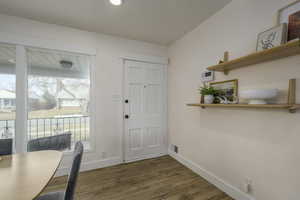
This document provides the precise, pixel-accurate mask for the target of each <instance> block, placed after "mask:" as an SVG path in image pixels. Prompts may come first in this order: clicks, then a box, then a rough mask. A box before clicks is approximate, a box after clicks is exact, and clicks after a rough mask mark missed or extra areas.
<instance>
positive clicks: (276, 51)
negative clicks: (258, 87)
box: [207, 40, 300, 74]
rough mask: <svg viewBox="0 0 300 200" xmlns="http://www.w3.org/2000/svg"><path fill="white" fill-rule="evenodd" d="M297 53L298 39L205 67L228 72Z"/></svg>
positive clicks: (299, 48) (298, 50)
mask: <svg viewBox="0 0 300 200" xmlns="http://www.w3.org/2000/svg"><path fill="white" fill-rule="evenodd" d="M297 54H300V40H297V41H293V42H289V43H286V44H283V45H281V46H277V47H274V48H271V49H268V50H264V51H259V52H255V53H252V54H249V55H247V56H243V57H240V58H237V59H234V60H230V61H225V62H224V63H221V64H218V65H214V66H211V67H208V68H207V69H208V70H212V71H218V72H224V73H225V74H228V72H229V71H231V70H234V69H237V68H241V67H246V66H249V65H254V64H258V63H262V62H266V61H271V60H276V59H280V58H285V57H289V56H293V55H297Z"/></svg>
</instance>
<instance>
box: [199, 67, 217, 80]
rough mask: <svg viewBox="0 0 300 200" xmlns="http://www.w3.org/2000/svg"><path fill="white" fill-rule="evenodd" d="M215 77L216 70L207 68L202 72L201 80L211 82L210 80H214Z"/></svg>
mask: <svg viewBox="0 0 300 200" xmlns="http://www.w3.org/2000/svg"><path fill="white" fill-rule="evenodd" d="M214 79H215V72H214V71H209V70H205V71H204V72H203V73H202V74H201V80H202V82H204V83H205V82H209V81H213V80H214Z"/></svg>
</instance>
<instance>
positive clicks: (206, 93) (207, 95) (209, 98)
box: [199, 85, 218, 104]
mask: <svg viewBox="0 0 300 200" xmlns="http://www.w3.org/2000/svg"><path fill="white" fill-rule="evenodd" d="M199 90H200V94H201V95H202V96H203V97H204V103H205V104H212V103H213V102H214V99H215V95H217V94H218V90H216V89H215V88H213V87H211V86H207V85H204V86H203V87H201V88H200V89H199Z"/></svg>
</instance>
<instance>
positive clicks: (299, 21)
mask: <svg viewBox="0 0 300 200" xmlns="http://www.w3.org/2000/svg"><path fill="white" fill-rule="evenodd" d="M277 23H278V25H279V24H281V23H286V24H288V34H287V35H288V36H287V41H292V40H295V39H297V38H299V34H300V0H297V1H295V2H293V3H291V4H289V5H287V6H285V7H283V8H281V9H280V10H279V11H278V22H277Z"/></svg>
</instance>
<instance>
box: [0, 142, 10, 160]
mask: <svg viewBox="0 0 300 200" xmlns="http://www.w3.org/2000/svg"><path fill="white" fill-rule="evenodd" d="M12 146H13V139H11V138H10V139H0V155H1V156H4V155H10V154H12Z"/></svg>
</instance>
